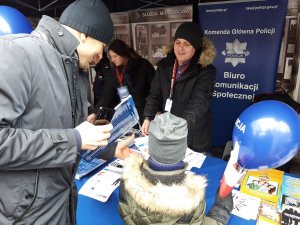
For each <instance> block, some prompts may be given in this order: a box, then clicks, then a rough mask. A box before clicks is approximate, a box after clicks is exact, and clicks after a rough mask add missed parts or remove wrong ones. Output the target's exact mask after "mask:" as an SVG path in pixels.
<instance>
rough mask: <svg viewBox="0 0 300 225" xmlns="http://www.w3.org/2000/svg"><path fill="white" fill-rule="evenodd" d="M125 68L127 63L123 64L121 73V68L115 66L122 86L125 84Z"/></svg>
mask: <svg viewBox="0 0 300 225" xmlns="http://www.w3.org/2000/svg"><path fill="white" fill-rule="evenodd" d="M125 68H126V64H125V65H124V66H123V69H122V72H121V74H120V72H119V68H118V67H115V70H116V74H117V77H118V80H119V84H120V86H123V75H124V72H125Z"/></svg>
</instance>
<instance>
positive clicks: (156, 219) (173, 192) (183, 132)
mask: <svg viewBox="0 0 300 225" xmlns="http://www.w3.org/2000/svg"><path fill="white" fill-rule="evenodd" d="M187 133H188V129H187V122H186V120H184V119H182V118H179V117H176V116H174V115H172V114H171V113H169V112H167V113H164V114H161V115H158V116H156V117H155V119H154V120H153V121H152V122H151V124H150V128H149V140H148V144H149V146H148V150H149V155H150V157H149V158H148V160H145V159H143V157H142V156H141V155H138V154H136V153H132V154H131V155H130V156H129V157H128V158H127V159H126V163H125V167H124V171H123V175H122V182H121V185H120V202H119V212H120V215H121V217H122V218H123V220H124V223H125V225H148V224H156V225H159V224H163V225H171V224H198V225H202V224H203V225H204V224H205V225H214V224H215V225H220V224H226V223H227V221H228V218H229V216H230V213H231V210H232V207H233V202H232V196H231V194H230V195H229V196H228V197H226V198H225V199H222V198H221V197H220V196H219V195H218V194H217V197H216V202H215V204H214V206H213V207H212V209H211V210H210V211H209V213H208V216H205V207H206V203H205V188H206V186H207V181H206V178H205V177H203V176H199V175H195V174H192V173H186V168H187V163H185V162H184V161H183V159H184V157H185V153H186V149H187Z"/></svg>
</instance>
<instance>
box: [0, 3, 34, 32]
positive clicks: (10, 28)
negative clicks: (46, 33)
mask: <svg viewBox="0 0 300 225" xmlns="http://www.w3.org/2000/svg"><path fill="white" fill-rule="evenodd" d="M31 31H32V27H31V24H30V23H29V21H28V20H27V18H26V17H25V16H24V15H23V14H22V13H21V12H19V11H18V10H16V9H14V8H12V7H9V6H0V36H1V35H5V34H17V33H31Z"/></svg>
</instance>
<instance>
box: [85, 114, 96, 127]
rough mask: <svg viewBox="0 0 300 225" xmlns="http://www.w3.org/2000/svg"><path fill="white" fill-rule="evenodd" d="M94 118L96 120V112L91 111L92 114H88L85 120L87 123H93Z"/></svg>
mask: <svg viewBox="0 0 300 225" xmlns="http://www.w3.org/2000/svg"><path fill="white" fill-rule="evenodd" d="M95 120H96V114H95V113H92V114H90V115H89V116H88V117H87V121H88V122H89V123H91V124H94V122H95Z"/></svg>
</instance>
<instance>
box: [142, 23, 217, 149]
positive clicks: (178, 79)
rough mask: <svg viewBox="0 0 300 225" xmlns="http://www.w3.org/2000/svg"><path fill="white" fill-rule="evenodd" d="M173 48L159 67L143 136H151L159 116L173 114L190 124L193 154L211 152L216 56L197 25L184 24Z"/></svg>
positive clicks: (189, 131)
mask: <svg viewBox="0 0 300 225" xmlns="http://www.w3.org/2000/svg"><path fill="white" fill-rule="evenodd" d="M174 40H175V41H174V48H173V49H172V51H171V52H170V53H169V54H168V55H167V57H166V58H164V59H162V60H161V61H160V62H158V64H157V66H158V67H157V70H156V74H155V77H154V79H153V82H152V86H151V90H150V94H149V96H148V99H147V104H146V107H145V110H144V123H143V126H142V132H143V134H145V135H147V134H148V129H149V125H150V121H151V120H153V119H154V117H155V115H156V113H158V112H163V111H170V112H171V113H172V114H174V115H176V116H178V117H181V118H184V119H186V120H187V122H188V146H189V147H190V148H191V149H193V150H194V151H198V152H207V151H209V150H210V148H211V119H210V111H209V104H210V99H211V97H212V93H213V88H214V81H215V76H216V68H215V67H214V66H213V65H212V64H211V63H212V62H213V59H214V58H215V55H216V52H215V48H214V46H213V44H212V42H211V41H209V40H208V39H206V38H203V31H202V29H201V28H200V27H199V25H198V24H195V23H192V22H185V23H183V24H181V25H180V26H179V27H178V29H177V30H176V32H175V39H174Z"/></svg>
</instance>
